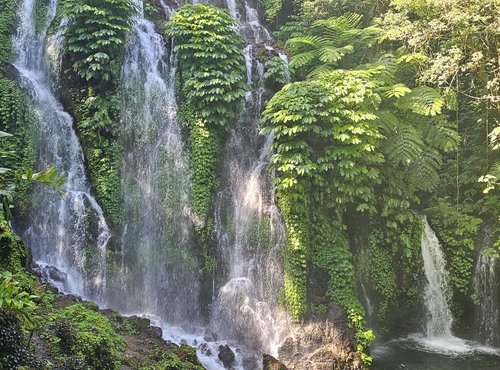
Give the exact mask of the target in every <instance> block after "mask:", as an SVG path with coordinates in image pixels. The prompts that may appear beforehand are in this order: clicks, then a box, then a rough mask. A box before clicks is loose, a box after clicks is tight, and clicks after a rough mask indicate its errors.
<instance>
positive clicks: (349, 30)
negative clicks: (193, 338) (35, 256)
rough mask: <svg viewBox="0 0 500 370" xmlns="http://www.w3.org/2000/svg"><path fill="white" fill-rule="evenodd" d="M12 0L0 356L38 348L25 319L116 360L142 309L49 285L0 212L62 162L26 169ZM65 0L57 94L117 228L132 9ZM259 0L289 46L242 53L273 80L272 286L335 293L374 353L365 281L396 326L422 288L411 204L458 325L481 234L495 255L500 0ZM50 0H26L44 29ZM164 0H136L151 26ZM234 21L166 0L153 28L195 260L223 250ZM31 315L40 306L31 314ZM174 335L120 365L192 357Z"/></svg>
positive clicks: (0, 3)
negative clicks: (173, 111)
mask: <svg viewBox="0 0 500 370" xmlns="http://www.w3.org/2000/svg"><path fill="white" fill-rule="evenodd" d="M17 3H18V2H16V1H13V0H0V159H1V161H2V163H1V166H0V190H1V192H0V200H1V209H0V272H2V275H1V281H0V323H1V325H0V327H1V328H2V329H1V330H0V354H2V355H4V356H3V357H2V359H1V360H0V367H15V366H22V365H24V366H35V365H33V364H34V363H35V362H33V361H35V359H34V358H33V356H32V354H30V348H29V346H28V340H27V335H28V334H29V333H32V332H33V331H34V332H36V333H38V334H36V335H38V336H39V337H38V338H39V339H40V341H42V342H44V343H46V345H47V346H46V347H44V348H45V349H46V350H47V351H48V353H50V356H52V357H51V358H52V360H53V361H54V362H55V364H56V365H57V366H61V367H63V368H64V367H66V368H74V369H85V368H96V369H115V368H119V367H120V366H121V364H122V363H123V362H124V361H125V360H124V355H123V351H125V348H126V343H125V342H126V340H125V339H126V337H127V335H128V334H130V332H133V331H134V330H135V329H133V328H131V327H130V325H129V324H127V323H126V322H125V321H123V320H121V319H117V318H107V317H104V316H103V315H102V314H101V313H100V312H99V311H98V310H97V309H96V308H95V307H93V306H92V305H90V304H71V305H69V306H65V307H55V306H54V305H53V303H54V302H53V301H54V299H55V298H54V296H53V294H51V293H48V292H46V291H45V290H44V288H41V287H40V286H39V285H38V284H37V282H36V279H35V278H33V276H31V275H29V274H28V273H27V272H26V266H27V264H28V262H29V253H28V251H27V249H26V248H25V246H24V245H23V243H22V241H21V240H20V239H19V238H18V237H17V236H16V235H14V234H13V232H12V230H11V229H10V226H9V222H8V221H9V219H11V218H12V217H13V216H14V217H16V219H17V220H21V222H22V220H23V216H25V215H26V212H27V211H29V207H30V204H29V203H30V200H29V199H30V197H29V190H30V184H31V182H32V181H38V182H42V183H45V184H48V185H51V186H55V187H57V188H59V189H60V187H61V185H62V184H63V182H64V177H61V176H60V175H59V174H58V172H57V170H56V169H55V168H50V169H48V170H47V171H44V172H40V173H33V171H32V169H33V168H34V166H35V161H36V152H37V137H36V136H37V135H36V124H35V123H36V117H35V114H34V111H33V109H32V106H31V103H30V100H29V98H28V97H27V96H26V94H25V93H24V92H23V91H22V89H21V88H20V87H19V84H18V83H17V82H16V73H15V70H14V68H13V66H12V65H11V64H10V62H11V61H12V58H13V55H12V47H11V42H10V40H11V37H12V35H13V32H14V30H15V23H16V7H17V5H18V4H17ZM60 3H61V6H60V7H59V9H58V17H57V20H58V21H59V20H61V19H62V18H67V20H68V23H67V25H66V26H64V36H65V45H64V50H63V62H62V69H63V70H62V71H60V73H61V75H62V77H63V78H62V80H61V86H60V88H61V99H62V100H63V103H64V105H65V108H66V109H67V110H68V111H70V113H71V114H72V115H73V117H74V119H75V127H76V129H77V133H78V136H79V139H80V141H81V143H82V147H83V150H84V154H85V161H86V165H87V167H88V173H89V177H90V180H91V183H92V188H93V191H94V192H95V194H96V198H97V199H98V201H99V203H100V204H101V205H102V207H103V210H104V212H105V215H106V218H107V220H108V222H109V223H110V225H111V229H112V231H113V232H114V235H121V230H120V229H121V228H122V227H123V226H124V225H122V220H123V198H124V197H125V196H127V194H123V190H122V182H121V178H122V177H123V176H122V174H121V171H122V161H123V152H124V148H123V146H124V145H125V144H124V132H123V131H122V127H121V124H120V111H119V107H120V103H121V102H120V74H121V66H122V64H123V57H124V53H125V46H126V42H127V37H128V34H129V32H130V31H131V27H132V22H133V19H134V15H135V14H137V11H138V10H137V9H135V7H134V6H133V5H132V2H131V1H128V0H101V1H97V0H90V1H89V0H64V1H62V0H61V1H60ZM261 3H262V7H263V10H264V13H265V18H266V20H267V22H268V26H269V27H270V29H271V31H272V33H273V35H274V37H275V39H276V45H273V46H275V48H276V50H279V51H280V52H283V53H286V54H287V55H288V56H289V59H290V62H289V65H287V64H286V63H285V62H284V61H283V59H281V58H280V57H278V56H276V51H273V52H266V51H264V52H263V51H257V52H255V54H256V55H254V56H256V57H257V58H259V61H260V62H262V66H263V68H264V70H263V72H264V73H263V81H262V84H261V85H262V86H263V87H265V88H266V89H267V93H266V94H267V95H266V94H264V95H263V97H264V98H265V99H267V101H266V102H265V109H264V112H263V113H262V120H261V122H260V128H261V134H263V135H267V134H272V135H273V140H274V141H273V143H272V154H271V157H270V164H269V170H270V171H269V172H270V173H272V174H273V176H274V195H275V197H276V200H277V205H278V207H279V210H280V212H281V215H282V216H283V220H284V224H285V228H286V240H285V242H284V246H283V253H282V257H283V264H284V281H283V289H282V294H281V296H280V298H281V303H282V304H283V305H284V306H285V307H286V308H287V309H288V310H289V311H290V313H291V314H292V316H293V318H294V319H295V320H296V321H297V322H300V321H302V320H305V319H308V318H310V317H312V316H321V315H322V314H324V313H325V312H328V308H332V307H333V308H338V307H340V308H341V309H342V310H343V311H344V312H345V314H346V315H345V317H346V322H347V323H348V326H350V327H351V328H353V330H354V332H355V334H354V336H355V339H356V340H357V348H356V349H357V350H358V351H359V352H361V353H363V359H364V361H365V362H366V363H369V362H370V361H371V358H370V357H369V356H368V355H367V354H364V352H365V351H366V348H367V347H368V346H369V344H370V342H371V341H372V340H373V337H374V335H373V331H371V330H369V329H367V327H366V322H367V321H366V318H367V316H368V314H367V313H366V312H365V310H364V308H363V304H362V303H364V302H363V301H362V299H361V297H362V295H369V296H370V297H371V298H372V302H373V303H374V306H375V312H374V314H373V317H370V322H371V323H372V324H373V325H374V327H375V329H376V330H377V332H378V333H380V334H384V333H386V332H387V331H388V330H390V329H391V327H392V326H393V323H392V322H391V317H392V316H396V315H395V313H396V312H404V313H406V312H412V311H411V310H412V309H415V307H417V305H418V303H419V293H420V291H421V288H422V281H423V277H422V275H421V271H420V266H421V260H420V242H421V234H422V217H421V214H422V213H423V214H426V215H427V216H428V220H429V223H430V224H431V226H432V227H433V229H434V230H435V232H436V234H437V236H438V237H439V239H440V241H441V243H442V245H443V250H444V252H445V255H446V261H447V271H448V272H449V285H450V287H451V288H452V290H453V309H454V313H455V314H456V319H457V321H456V323H457V325H458V326H460V325H462V324H463V322H462V320H464V321H465V320H466V315H467V314H470V312H467V310H469V309H470V306H471V305H473V304H474V302H475V301H474V299H473V297H474V292H473V284H472V279H473V275H474V265H475V263H476V261H477V258H478V255H479V253H487V254H488V255H489V256H493V257H499V256H500V238H499V235H500V218H499V212H498V210H499V209H500V193H499V185H500V150H499V148H500V125H499V119H500V103H499V102H500V98H499V90H500V66H499V58H498V45H499V41H500V40H499V34H498V28H499V24H498V22H499V20H498V14H499V12H500V5H499V4H498V2H497V1H494V0H471V1H467V2H464V1H460V0H447V1H438V0H417V1H412V0H386V1H380V0H363V1H356V2H355V1H347V0H305V1H299V0H283V1H277V0H262V1H261ZM46 8H47V7H46V3H45V2H44V1H38V2H37V4H36V12H37V25H36V27H35V28H36V30H37V32H38V31H39V30H40V29H41V26H40V25H41V24H43V22H45V21H46V19H45V18H46V14H45V13H46ZM159 9H160V7H159V6H158V4H156V2H154V1H147V2H145V5H144V12H145V15H146V16H147V17H148V18H150V19H151V20H154V21H155V25H156V27H157V29H158V31H160V32H163V26H164V24H163V22H164V20H163V13H162V11H161V10H159ZM55 23H56V22H54V24H53V25H52V28H50V31H49V32H54V31H55V27H57V25H56V24H55ZM237 27H238V25H237V23H236V20H234V19H233V18H232V17H231V16H230V14H229V13H228V12H227V11H226V10H223V9H221V8H218V7H216V6H214V5H210V4H206V3H202V4H196V5H191V4H187V5H185V6H182V7H180V8H179V9H177V10H176V11H175V12H174V13H173V14H172V16H171V18H170V20H169V21H168V22H166V29H165V35H166V37H165V40H167V44H168V45H167V46H170V45H171V46H172V49H173V51H174V52H175V53H176V56H177V57H178V66H177V67H178V69H177V72H178V73H177V99H178V104H179V113H180V119H181V121H182V123H183V125H184V126H183V129H184V131H183V134H185V136H186V140H187V142H188V144H189V145H188V146H189V147H188V149H189V156H190V170H191V180H192V189H191V199H190V201H191V209H192V210H193V213H194V216H195V217H194V219H195V223H196V226H197V231H198V236H199V238H198V239H197V240H196V243H198V244H199V246H200V247H201V248H200V250H202V253H200V254H201V255H203V256H204V257H203V258H204V259H205V270H206V271H205V272H206V275H209V274H212V273H213V272H214V270H216V269H215V263H216V258H214V254H215V248H214V246H213V244H214V243H210V239H211V233H212V231H213V230H212V228H213V223H214V219H213V195H214V192H215V191H216V190H217V189H218V188H219V178H220V173H219V164H220V163H221V156H222V153H223V148H224V145H225V142H226V138H227V136H228V133H229V132H230V131H231V130H233V129H234V128H235V125H236V124H238V122H244V120H242V119H240V114H241V113H242V112H243V109H244V107H243V103H242V98H243V96H244V94H245V91H246V90H248V87H247V86H246V82H245V81H246V70H245V61H244V55H243V46H244V45H243V40H242V38H241V36H240V35H239V34H238V32H237ZM160 28H161V30H160ZM167 49H168V48H167ZM162 176H163V175H162ZM167 177H168V174H166V175H165V178H167ZM165 181H168V179H167V180H165ZM165 198H167V196H165ZM165 204H167V205H166V207H168V202H166V203H165ZM173 217H175V215H173V216H172V218H173ZM266 222H267V221H266ZM266 225H267V224H266ZM266 227H267V226H266ZM269 227H270V226H269ZM228 228H229V227H228ZM265 232H266V231H264V232H263V233H265ZM485 234H488V235H490V236H489V237H488V238H489V239H488V238H485V237H484V235H485ZM252 237H256V238H262V239H264V238H265V236H262V235H257V233H256V234H255V235H253V236H252ZM255 244H256V245H260V244H264V243H260V242H256V243H255ZM91 253H92V252H91V251H90V250H89V254H91ZM89 260H91V258H89ZM194 265H196V264H195V263H193V266H194ZM7 272H8V274H7ZM318 276H320V277H321V283H322V284H317V280H315V279H317V278H318ZM210 278H212V276H210ZM40 293H41V294H42V295H43V294H44V295H46V297H45V296H44V297H41V294H40ZM49 298H50V299H49ZM468 307H469V308H468ZM38 315H41V316H43V317H44V318H45V319H46V320H45V321H46V322H44V323H40V322H38V321H37V320H30V319H29V318H32V317H35V318H36V316H38ZM409 315H410V314H409ZM124 338H125V339H124ZM174 352H175V351H174ZM174 352H169V353H166V354H163V355H159V354H158V353H155V354H151V356H149V355H148V356H146V357H145V358H138V359H134V360H133V361H132V360H130V361H129V360H127V361H128V362H127V366H130V367H134V366H135V367H136V368H143V369H148V368H151V369H156V368H162V369H163V368H186V369H188V368H189V369H191V368H193V369H195V368H196V367H197V365H196V361H195V358H194V357H193V356H194V354H193V353H192V351H191V352H190V350H189V349H187V348H184V349H183V350H182V351H181V352H180V353H179V352H175V353H174ZM152 358H155V359H156V360H151V359H152ZM2 361H3V362H2ZM134 361H135V362H134ZM45 365H46V364H42V365H40V364H36V366H45ZM40 368H42V367H40Z"/></svg>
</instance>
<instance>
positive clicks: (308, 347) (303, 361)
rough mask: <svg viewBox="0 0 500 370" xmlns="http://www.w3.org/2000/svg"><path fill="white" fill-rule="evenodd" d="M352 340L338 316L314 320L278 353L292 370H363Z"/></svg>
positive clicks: (292, 334)
mask: <svg viewBox="0 0 500 370" xmlns="http://www.w3.org/2000/svg"><path fill="white" fill-rule="evenodd" d="M334 316H337V319H333V317H334ZM332 319H333V320H332ZM352 338H353V333H352V331H351V330H350V329H349V328H347V327H346V325H345V320H343V319H342V320H341V319H339V317H338V315H329V317H328V318H326V319H325V318H324V319H318V318H317V319H311V320H309V321H307V322H305V323H304V324H302V325H300V326H297V327H296V328H295V329H294V331H293V332H292V333H291V334H290V335H289V336H288V337H287V338H286V339H285V341H284V343H283V345H282V346H281V347H280V348H279V350H278V351H279V358H280V360H281V361H282V362H283V364H285V365H286V367H287V368H288V369H290V370H303V369H315V370H364V369H365V367H364V366H363V362H362V361H361V356H360V354H359V353H357V352H355V350H354V343H352ZM270 369H274V368H272V367H271V368H270ZM277 369H279V368H277Z"/></svg>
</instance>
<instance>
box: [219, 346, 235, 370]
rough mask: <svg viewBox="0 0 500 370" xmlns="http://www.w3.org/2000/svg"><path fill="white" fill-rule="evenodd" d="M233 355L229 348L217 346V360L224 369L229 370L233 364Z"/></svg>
mask: <svg viewBox="0 0 500 370" xmlns="http://www.w3.org/2000/svg"><path fill="white" fill-rule="evenodd" d="M234 359H235V355H234V352H233V350H232V349H231V348H229V346H228V345H227V344H226V345H225V346H223V345H220V346H219V360H221V361H222V363H223V364H224V367H225V368H226V369H231V368H232V365H233V364H234Z"/></svg>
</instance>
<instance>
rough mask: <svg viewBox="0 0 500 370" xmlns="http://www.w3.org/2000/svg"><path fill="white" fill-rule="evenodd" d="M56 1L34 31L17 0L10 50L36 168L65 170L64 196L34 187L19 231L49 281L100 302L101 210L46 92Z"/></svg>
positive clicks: (66, 120)
mask: <svg viewBox="0 0 500 370" xmlns="http://www.w3.org/2000/svg"><path fill="white" fill-rule="evenodd" d="M57 5H58V2H57V0H50V1H48V4H47V12H46V16H45V23H44V26H43V27H42V28H41V30H39V31H38V32H37V31H36V29H35V28H36V27H35V25H36V23H37V22H36V10H35V7H36V1H35V0H23V1H22V3H21V4H20V7H19V10H18V18H19V25H18V29H17V33H16V35H15V37H14V38H13V50H14V54H15V61H14V66H15V68H16V69H17V71H18V74H19V81H20V84H21V86H22V87H23V88H24V89H25V91H27V93H28V94H29V96H30V97H31V99H32V101H33V106H34V110H35V113H36V118H37V127H38V134H39V153H38V164H37V168H38V169H39V170H42V169H45V168H47V167H48V166H50V165H55V166H57V168H58V169H59V171H61V172H62V173H65V174H67V177H68V178H67V182H66V184H65V185H64V187H63V190H64V191H65V193H66V195H65V197H61V196H59V195H58V194H57V192H56V191H55V190H53V189H49V188H47V187H42V186H36V187H35V188H34V190H33V192H32V202H33V207H32V210H31V212H30V215H29V220H28V224H29V225H30V227H29V228H28V229H27V230H20V231H19V232H20V234H21V235H23V238H24V240H25V241H26V243H27V245H28V246H29V247H30V249H31V251H32V254H33V259H34V261H36V264H37V265H38V267H39V268H40V270H41V272H42V273H44V272H45V273H46V274H47V277H48V278H49V279H51V280H52V281H53V282H54V284H56V285H58V286H59V288H61V289H62V290H64V291H67V292H71V293H73V294H78V295H81V296H83V297H85V298H88V299H92V300H95V301H97V302H100V301H101V299H102V297H103V294H104V292H105V287H106V261H105V256H106V244H107V242H108V239H109V237H110V232H109V229H108V226H107V225H106V221H105V219H104V216H103V213H102V210H101V208H100V207H99V205H98V204H97V202H96V200H95V199H94V198H93V197H92V195H91V194H90V186H89V183H88V181H87V178H86V174H85V167H84V160H83V153H82V149H81V147H80V144H79V142H78V138H77V136H76V134H75V132H74V130H73V121H72V118H71V116H70V115H69V114H68V113H67V112H65V111H64V109H63V107H62V105H61V103H60V102H59V101H58V100H57V98H56V96H55V95H54V93H53V91H51V83H50V77H51V76H50V73H49V72H48V69H49V68H46V60H47V55H46V54H47V52H46V48H45V46H46V39H47V30H48V28H49V25H50V23H51V22H52V20H53V19H54V17H55V15H56V9H57ZM89 221H90V222H89ZM88 224H90V225H95V227H92V226H87V225H88Z"/></svg>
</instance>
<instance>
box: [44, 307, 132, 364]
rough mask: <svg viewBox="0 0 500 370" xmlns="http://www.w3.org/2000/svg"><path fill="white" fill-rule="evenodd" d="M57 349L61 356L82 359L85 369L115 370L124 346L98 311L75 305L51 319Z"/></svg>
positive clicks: (119, 362) (122, 341) (51, 316)
mask: <svg viewBox="0 0 500 370" xmlns="http://www.w3.org/2000/svg"><path fill="white" fill-rule="evenodd" d="M50 320H51V322H52V330H54V334H55V336H54V337H52V342H53V345H54V348H56V350H58V351H60V353H61V355H65V354H67V351H68V349H69V350H70V355H72V356H76V357H78V358H80V359H81V360H82V361H83V362H84V365H85V368H90V369H96V370H114V369H120V368H121V366H120V365H121V361H120V351H122V350H123V349H124V346H125V342H124V340H123V338H122V337H121V336H120V335H118V334H117V333H116V332H115V330H114V329H113V326H112V325H111V323H110V322H109V320H108V319H107V318H106V317H104V316H102V315H101V314H100V313H99V310H98V309H97V310H94V309H92V308H89V307H88V306H87V305H86V304H75V305H71V306H68V307H65V308H63V309H62V310H60V311H57V312H55V313H53V314H51V315H50Z"/></svg>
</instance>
